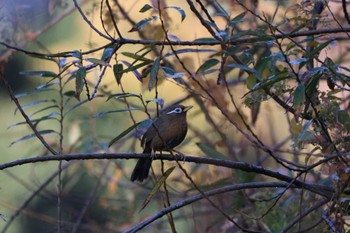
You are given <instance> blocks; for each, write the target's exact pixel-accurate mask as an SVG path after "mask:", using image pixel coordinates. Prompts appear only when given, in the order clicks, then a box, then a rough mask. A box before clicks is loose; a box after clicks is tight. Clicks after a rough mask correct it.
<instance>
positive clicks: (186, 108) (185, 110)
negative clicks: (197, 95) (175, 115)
mask: <svg viewBox="0 0 350 233" xmlns="http://www.w3.org/2000/svg"><path fill="white" fill-rule="evenodd" d="M192 107H193V106H192V105H188V106H186V107H185V108H184V110H183V111H184V112H187V111H188V110H190V109H191V108H192Z"/></svg>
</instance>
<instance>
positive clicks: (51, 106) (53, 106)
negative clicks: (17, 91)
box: [29, 104, 59, 118]
mask: <svg viewBox="0 0 350 233" xmlns="http://www.w3.org/2000/svg"><path fill="white" fill-rule="evenodd" d="M51 108H57V109H59V107H58V105H57V104H55V105H50V106H47V107H45V108H42V109H40V110H38V111H35V112H33V113H32V114H30V116H29V118H32V117H33V116H34V115H36V114H38V113H40V112H43V111H46V110H48V109H51Z"/></svg>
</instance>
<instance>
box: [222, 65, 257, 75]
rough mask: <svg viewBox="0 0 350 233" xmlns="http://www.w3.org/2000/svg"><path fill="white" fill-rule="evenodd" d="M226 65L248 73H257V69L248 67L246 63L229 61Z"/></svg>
mask: <svg viewBox="0 0 350 233" xmlns="http://www.w3.org/2000/svg"><path fill="white" fill-rule="evenodd" d="M227 67H231V68H237V69H241V70H244V71H247V72H248V73H249V74H257V71H256V70H255V69H253V68H250V67H249V66H247V65H240V64H236V63H231V64H228V65H227Z"/></svg>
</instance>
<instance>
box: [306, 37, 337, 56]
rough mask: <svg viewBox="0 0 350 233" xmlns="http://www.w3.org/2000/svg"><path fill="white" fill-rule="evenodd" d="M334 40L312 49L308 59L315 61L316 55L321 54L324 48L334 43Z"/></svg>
mask: <svg viewBox="0 0 350 233" xmlns="http://www.w3.org/2000/svg"><path fill="white" fill-rule="evenodd" d="M333 41H334V40H329V41H326V42H324V43H322V44H320V45H319V46H317V47H316V48H314V49H312V50H311V52H310V53H308V54H307V57H308V58H310V59H313V58H314V56H315V55H316V54H318V53H319V52H321V50H323V49H324V48H326V47H327V46H328V45H329V44H330V43H332V42H333Z"/></svg>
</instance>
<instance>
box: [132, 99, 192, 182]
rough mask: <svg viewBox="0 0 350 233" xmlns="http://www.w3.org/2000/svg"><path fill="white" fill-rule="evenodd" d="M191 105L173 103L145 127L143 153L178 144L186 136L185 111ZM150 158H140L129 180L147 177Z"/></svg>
mask: <svg viewBox="0 0 350 233" xmlns="http://www.w3.org/2000/svg"><path fill="white" fill-rule="evenodd" d="M190 108H192V106H183V105H175V106H172V107H169V108H168V109H167V110H166V111H165V112H164V113H162V114H161V115H160V116H159V117H158V118H157V119H156V120H155V121H153V123H152V125H151V126H150V127H149V128H148V129H147V131H146V133H145V134H144V135H143V137H142V139H141V146H142V147H143V149H144V150H143V153H155V151H164V150H168V151H169V150H171V149H173V148H174V147H176V146H177V145H179V144H180V143H181V142H182V141H183V140H184V139H185V137H186V133H187V121H186V112H187V111H188V110H189V109H190ZM151 164H152V158H148V157H147V158H141V159H139V160H138V161H137V164H136V166H135V168H134V170H133V172H132V174H131V181H135V180H138V181H140V182H142V181H143V180H144V179H146V178H147V177H148V173H149V170H150V168H151Z"/></svg>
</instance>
